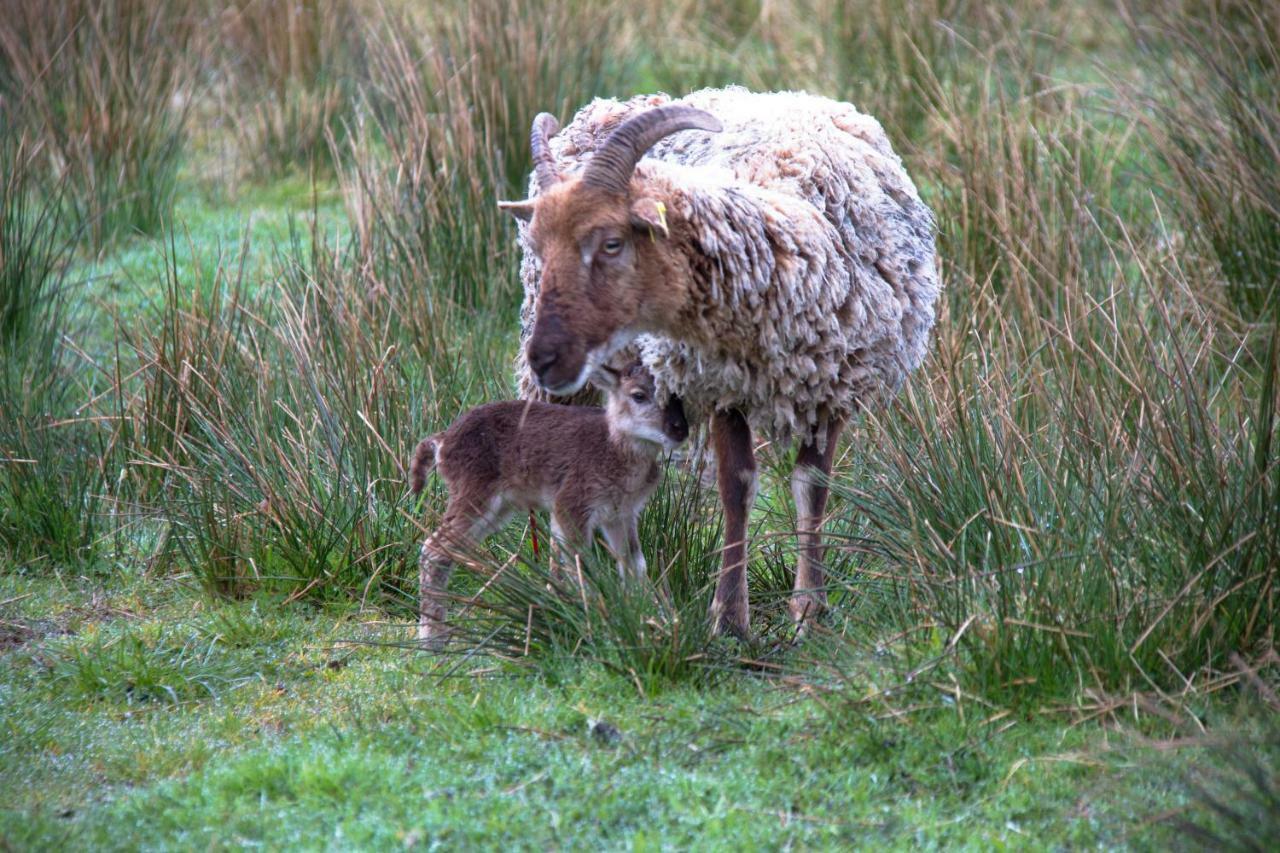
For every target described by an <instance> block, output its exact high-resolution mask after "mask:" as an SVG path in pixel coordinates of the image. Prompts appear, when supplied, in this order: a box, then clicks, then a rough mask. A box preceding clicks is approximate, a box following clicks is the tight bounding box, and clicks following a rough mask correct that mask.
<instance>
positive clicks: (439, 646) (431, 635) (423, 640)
mask: <svg viewBox="0 0 1280 853" xmlns="http://www.w3.org/2000/svg"><path fill="white" fill-rule="evenodd" d="M447 645H449V630H448V629H447V628H443V627H441V626H439V625H419V626H418V648H420V649H422V650H423V651H428V652H441V651H444V649H445V646H447Z"/></svg>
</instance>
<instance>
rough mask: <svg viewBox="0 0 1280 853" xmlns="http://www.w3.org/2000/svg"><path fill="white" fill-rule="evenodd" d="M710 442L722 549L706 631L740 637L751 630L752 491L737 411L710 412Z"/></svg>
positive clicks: (746, 432) (743, 424)
mask: <svg viewBox="0 0 1280 853" xmlns="http://www.w3.org/2000/svg"><path fill="white" fill-rule="evenodd" d="M711 442H712V446H713V447H714V448H715V453H716V484H717V485H718V486H719V489H720V503H721V506H722V507H723V508H724V550H723V552H722V557H721V564H720V578H719V580H718V581H717V582H716V594H715V598H714V599H712V602H711V630H712V631H713V632H715V633H716V634H725V633H729V634H733V635H734V636H736V637H738V638H739V639H742V640H745V639H747V638H749V637H750V635H751V611H750V606H749V604H748V600H747V516H748V515H749V514H750V512H751V505H752V504H753V503H754V502H755V496H756V460H755V454H754V452H753V451H752V449H751V427H750V426H749V425H748V424H747V419H746V418H745V417H743V415H742V413H741V412H738V411H729V412H716V413H715V415H714V416H713V417H712V419H711Z"/></svg>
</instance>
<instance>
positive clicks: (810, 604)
mask: <svg viewBox="0 0 1280 853" xmlns="http://www.w3.org/2000/svg"><path fill="white" fill-rule="evenodd" d="M842 427H843V424H842V423H841V422H840V421H832V422H830V423H828V425H827V441H826V445H825V446H824V447H823V448H822V449H821V450H819V449H818V448H817V446H816V445H814V444H804V445H802V446H801V447H800V452H799V453H798V454H797V455H796V467H795V469H794V470H793V471H792V472H791V496H792V498H794V499H795V504H796V538H797V539H798V540H799V545H800V549H799V553H798V555H797V557H796V586H795V592H794V593H793V594H792V597H791V617H792V618H793V619H795V620H796V622H797V623H798V624H799V625H800V626H801V628H803V627H804V626H805V624H806V623H807V622H808V620H810V619H813V618H814V617H816V616H818V615H819V614H821V613H822V612H823V611H824V610H826V607H827V590H826V577H825V575H824V573H823V557H824V552H823V548H822V522H823V516H824V515H825V514H826V511H827V496H828V494H829V493H830V489H829V487H828V485H827V478H828V477H829V476H830V475H831V465H832V463H833V461H834V460H835V454H836V444H837V442H838V441H839V439H840V430H841V428H842Z"/></svg>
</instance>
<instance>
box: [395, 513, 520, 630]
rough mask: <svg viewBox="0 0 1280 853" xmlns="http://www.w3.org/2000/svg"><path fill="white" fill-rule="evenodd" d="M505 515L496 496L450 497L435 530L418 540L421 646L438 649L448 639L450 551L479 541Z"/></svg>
mask: <svg viewBox="0 0 1280 853" xmlns="http://www.w3.org/2000/svg"><path fill="white" fill-rule="evenodd" d="M508 515H509V508H508V507H507V506H506V504H505V503H504V502H503V501H502V500H501V498H500V497H486V498H483V499H480V500H474V499H473V500H467V499H462V500H458V501H453V500H451V501H450V502H449V508H448V509H447V510H446V511H445V514H444V518H443V519H442V520H441V522H440V527H439V529H437V530H436V532H435V533H433V534H432V535H431V536H430V537H428V538H427V541H426V542H423V543H422V552H421V553H420V554H419V556H418V639H419V640H420V641H421V643H422V645H424V646H425V647H427V648H431V649H440V648H443V647H444V645H445V644H446V643H447V642H448V640H449V630H448V627H447V626H446V624H445V615H446V612H447V610H448V606H447V605H448V589H449V576H450V575H451V574H453V566H454V563H455V562H456V559H455V557H454V554H456V553H457V552H458V550H459V549H460V548H467V547H470V545H471V543H474V542H481V541H483V540H484V539H485V537H487V536H489V535H490V534H492V533H493V532H495V531H496V530H497V529H498V528H499V527H501V526H502V524H503V522H504V521H505V520H506V518H507V516H508Z"/></svg>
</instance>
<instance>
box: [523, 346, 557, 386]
mask: <svg viewBox="0 0 1280 853" xmlns="http://www.w3.org/2000/svg"><path fill="white" fill-rule="evenodd" d="M559 358H560V356H559V354H558V353H557V352H556V351H555V350H554V349H553V348H551V347H537V348H536V349H535V348H530V349H529V367H530V368H532V370H533V372H534V375H536V376H537V377H538V379H543V378H545V377H546V373H547V371H548V370H550V369H551V365H553V364H555V363H556V361H557V360H558V359H559Z"/></svg>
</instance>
